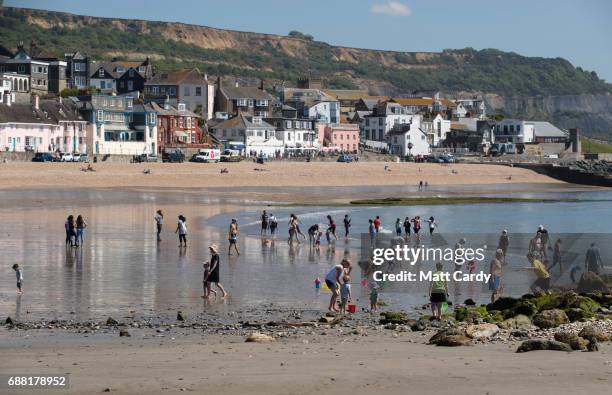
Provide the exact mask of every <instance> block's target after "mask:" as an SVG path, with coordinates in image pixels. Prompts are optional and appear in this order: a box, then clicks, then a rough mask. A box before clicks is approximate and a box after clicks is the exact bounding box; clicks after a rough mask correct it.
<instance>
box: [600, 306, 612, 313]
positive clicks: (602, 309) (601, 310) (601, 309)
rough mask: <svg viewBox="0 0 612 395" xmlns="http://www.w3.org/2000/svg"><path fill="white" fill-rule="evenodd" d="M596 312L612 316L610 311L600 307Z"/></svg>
mask: <svg viewBox="0 0 612 395" xmlns="http://www.w3.org/2000/svg"><path fill="white" fill-rule="evenodd" d="M597 312H598V313H599V314H603V315H610V314H612V310H610V309H607V308H605V307H600V308H598V309H597Z"/></svg>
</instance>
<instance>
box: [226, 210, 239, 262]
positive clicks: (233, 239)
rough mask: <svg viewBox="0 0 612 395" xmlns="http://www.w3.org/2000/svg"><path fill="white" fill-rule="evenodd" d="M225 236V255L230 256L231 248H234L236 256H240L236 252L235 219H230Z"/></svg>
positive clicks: (236, 230) (236, 226)
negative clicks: (226, 244)
mask: <svg viewBox="0 0 612 395" xmlns="http://www.w3.org/2000/svg"><path fill="white" fill-rule="evenodd" d="M227 236H228V240H229V246H228V247H227V255H232V247H234V250H235V251H236V255H240V251H238V221H237V220H236V219H235V218H232V222H230V226H229V231H228V235H227Z"/></svg>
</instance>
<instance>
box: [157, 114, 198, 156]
mask: <svg viewBox="0 0 612 395" xmlns="http://www.w3.org/2000/svg"><path fill="white" fill-rule="evenodd" d="M151 107H153V109H154V110H155V112H157V140H158V141H157V146H158V147H159V148H158V151H159V152H163V150H164V148H171V147H188V146H190V145H198V144H202V143H203V142H204V141H203V136H202V129H201V128H200V126H199V125H198V120H199V119H200V116H198V115H197V114H195V113H193V112H191V111H188V110H187V109H185V105H184V104H182V103H179V104H178V108H174V107H172V106H171V105H170V104H168V103H166V104H164V106H163V107H161V106H160V105H158V104H157V103H155V102H151Z"/></svg>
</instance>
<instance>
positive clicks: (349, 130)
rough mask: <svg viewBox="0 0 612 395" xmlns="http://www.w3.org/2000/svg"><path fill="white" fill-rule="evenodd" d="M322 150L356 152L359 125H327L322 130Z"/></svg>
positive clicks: (357, 148)
mask: <svg viewBox="0 0 612 395" xmlns="http://www.w3.org/2000/svg"><path fill="white" fill-rule="evenodd" d="M321 146H322V149H323V150H326V151H328V150H338V151H346V152H357V151H358V150H359V125H357V124H353V123H340V124H328V125H325V126H324V129H323V144H321Z"/></svg>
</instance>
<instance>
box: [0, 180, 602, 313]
mask: <svg viewBox="0 0 612 395" xmlns="http://www.w3.org/2000/svg"><path fill="white" fill-rule="evenodd" d="M597 193H598V194H599V195H598V196H601V192H597ZM1 197H2V202H3V205H2V208H1V209H0V213H1V214H2V221H1V223H0V246H1V247H0V253H1V254H2V257H3V260H2V261H3V263H4V265H3V266H4V267H10V265H12V264H13V263H19V264H20V265H22V266H23V268H24V282H25V287H24V295H23V296H22V297H20V298H19V297H17V296H16V294H15V289H14V283H13V281H12V278H13V277H9V276H8V275H7V274H5V275H3V278H4V279H3V281H2V282H1V283H0V308H1V309H2V311H5V312H10V313H11V314H13V312H14V316H15V317H17V319H21V320H29V319H35V318H41V317H42V318H46V319H53V318H61V319H75V320H87V319H92V318H104V317H105V316H107V315H123V316H125V315H130V314H140V315H156V314H159V313H163V312H167V311H174V310H176V309H182V310H184V311H194V310H199V311H201V310H203V309H205V310H208V309H223V308H226V307H227V306H259V305H262V304H264V303H274V304H278V305H283V306H288V307H292V306H293V307H296V308H311V309H318V308H324V306H325V304H326V299H327V294H325V290H321V291H318V290H315V289H314V279H315V278H316V277H321V276H322V275H323V274H324V273H325V272H326V271H327V270H328V268H329V267H330V266H331V265H332V264H334V263H338V262H339V261H340V260H341V259H342V258H343V257H348V258H350V259H352V260H353V261H354V262H357V261H358V260H359V255H360V251H359V246H360V239H359V238H360V233H361V232H366V231H367V228H366V224H367V218H370V217H373V216H374V215H377V214H380V215H381V218H382V220H383V228H384V229H388V228H390V226H391V225H392V224H393V221H394V220H395V218H396V217H401V218H403V217H404V216H406V215H410V216H412V215H415V214H421V216H423V217H424V215H423V214H428V215H429V214H431V215H434V216H435V218H436V220H437V221H438V222H439V223H440V226H441V227H442V228H443V229H447V230H453V231H458V230H462V231H465V232H468V233H469V232H495V233H496V232H498V231H499V229H502V228H504V227H507V228H510V229H511V231H512V232H527V231H531V230H533V229H534V228H535V226H537V224H539V223H546V224H547V226H549V228H550V229H551V230H552V231H554V232H561V231H573V232H580V231H593V232H606V231H607V224H602V223H601V222H602V221H600V220H599V218H610V217H611V214H612V208H611V207H610V206H611V205H610V204H609V203H608V202H589V203H554V204H539V205H527V204H510V205H472V206H435V207H425V206H421V207H384V208H381V207H356V208H354V207H331V208H325V207H322V208H313V207H308V208H299V207H293V208H290V209H289V208H275V207H272V208H271V209H270V210H271V211H274V214H275V215H276V216H277V217H278V218H279V224H280V227H279V233H278V236H277V238H276V239H275V240H273V239H270V238H263V239H262V238H261V237H260V235H259V228H258V226H259V224H258V217H259V215H260V214H261V206H256V205H254V204H252V203H245V202H242V203H241V204H237V203H239V202H237V201H236V200H232V201H230V202H229V203H228V202H225V201H223V200H222V199H221V200H220V199H219V198H214V199H213V198H210V196H208V195H206V194H205V193H201V194H200V193H194V192H191V193H181V191H164V192H157V193H155V192H147V191H120V190H73V191H65V190H45V191H44V192H43V191H4V192H2V195H1ZM607 197H608V198H609V195H607ZM157 209H162V210H163V211H164V213H165V221H164V230H163V232H162V241H161V242H157V240H156V229H155V221H154V219H153V216H154V214H155V211H156V210H157ZM230 212H231V214H230ZM290 212H295V213H297V214H298V215H299V216H300V219H301V220H302V221H303V223H304V227H305V229H307V227H308V226H309V225H311V224H313V223H315V222H319V223H323V222H324V221H325V216H326V215H328V214H330V215H333V216H334V217H335V218H336V220H339V219H340V218H341V215H344V214H345V213H347V212H348V213H349V214H350V215H351V217H352V218H353V224H354V225H353V228H351V231H352V234H351V236H350V237H349V238H348V239H344V238H343V237H340V238H339V240H338V241H337V242H335V243H332V244H330V245H328V244H327V243H326V242H324V241H323V245H322V246H321V248H320V250H316V249H313V248H310V247H309V245H308V240H306V241H302V244H300V245H297V244H295V245H293V246H289V245H288V244H287V233H286V232H287V227H286V223H287V218H288V216H289V214H290ZM560 212H564V213H567V215H565V216H559V213H560ZM572 213H575V214H572ZM68 214H73V215H75V216H76V215H78V214H82V215H83V216H84V217H85V219H86V221H87V223H88V224H89V227H88V228H87V230H86V234H85V243H84V246H82V247H79V248H71V247H69V248H66V247H65V245H64V228H63V225H64V221H65V218H66V216H67V215H68ZM179 214H183V215H184V216H185V217H186V218H187V224H188V229H189V233H188V240H189V246H188V247H187V248H185V249H179V248H178V237H177V235H175V234H174V230H175V228H176V218H177V216H178V215H179ZM234 217H235V218H238V222H239V224H240V237H239V240H238V243H239V244H238V246H239V249H240V251H241V255H240V256H239V257H234V256H232V257H228V256H227V255H226V251H227V246H228V240H227V224H228V223H229V219H230V218H234ZM577 219H578V221H577ZM385 227H386V228H385ZM213 243H214V244H217V245H218V246H219V249H220V251H221V282H222V283H223V285H224V287H225V288H226V289H227V290H228V291H229V293H230V296H229V298H227V299H226V300H225V301H220V300H211V301H207V300H203V299H202V298H201V296H202V274H203V273H202V262H203V261H204V260H206V259H208V258H209V253H208V246H209V245H210V244H213ZM358 278H359V276H357V275H356V276H355V280H354V282H355V283H357V282H358V280H357V279H358ZM9 279H10V281H9ZM459 291H460V293H459V295H460V297H461V298H463V299H465V298H467V297H472V298H473V299H479V300H486V299H487V298H488V296H489V295H488V293H487V292H483V290H482V289H480V288H479V287H476V286H474V287H473V288H470V287H468V288H467V289H461V290H459ZM354 293H355V295H357V296H358V297H359V298H360V299H362V300H363V301H364V302H363V304H364V305H365V303H367V302H365V301H366V300H367V297H366V295H367V291H366V290H362V289H360V287H359V284H356V285H355V286H354ZM381 299H383V300H385V301H386V302H387V303H390V304H391V305H392V306H396V307H397V306H399V307H404V308H408V307H411V306H413V305H415V304H422V303H425V300H426V299H425V296H424V295H420V294H418V293H417V294H411V295H405V294H401V293H393V292H391V293H388V294H384V293H383V294H382V295H381Z"/></svg>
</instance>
